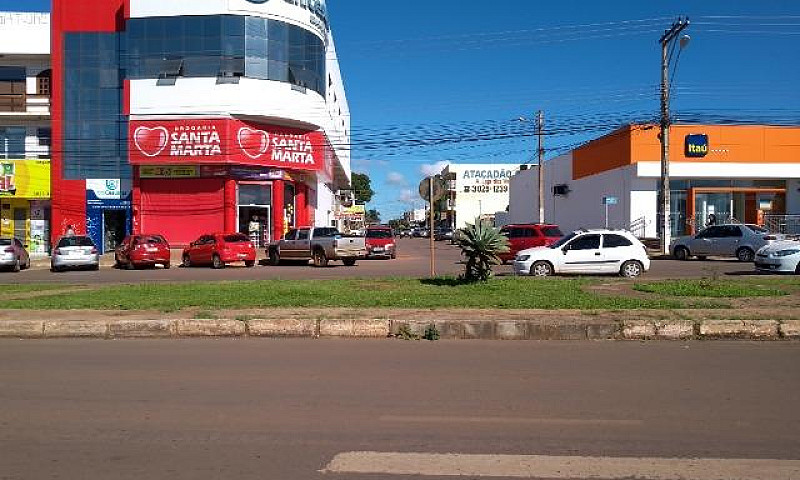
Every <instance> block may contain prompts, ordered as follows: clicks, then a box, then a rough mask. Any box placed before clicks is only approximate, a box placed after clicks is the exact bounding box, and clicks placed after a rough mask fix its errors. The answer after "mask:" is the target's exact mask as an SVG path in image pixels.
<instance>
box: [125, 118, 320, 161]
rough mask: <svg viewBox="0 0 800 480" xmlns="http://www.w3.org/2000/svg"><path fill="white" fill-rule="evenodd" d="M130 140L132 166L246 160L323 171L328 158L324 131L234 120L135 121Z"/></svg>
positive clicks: (132, 125) (131, 128)
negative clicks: (309, 130)
mask: <svg viewBox="0 0 800 480" xmlns="http://www.w3.org/2000/svg"><path fill="white" fill-rule="evenodd" d="M129 138H130V145H129V151H130V159H131V164H133V165H158V164H181V165H187V164H189V165H192V164H215V165H219V164H241V165H258V166H265V167H279V168H282V169H287V170H305V171H322V170H324V169H326V165H325V162H326V158H328V157H329V156H328V155H326V154H325V152H326V150H327V149H328V146H327V145H328V144H327V141H326V140H325V136H324V135H323V134H322V132H320V131H311V132H308V131H302V130H297V129H290V128H284V127H276V126H269V125H258V124H252V123H246V122H242V121H240V120H233V119H187V120H169V121H150V120H148V121H131V122H130V132H129Z"/></svg>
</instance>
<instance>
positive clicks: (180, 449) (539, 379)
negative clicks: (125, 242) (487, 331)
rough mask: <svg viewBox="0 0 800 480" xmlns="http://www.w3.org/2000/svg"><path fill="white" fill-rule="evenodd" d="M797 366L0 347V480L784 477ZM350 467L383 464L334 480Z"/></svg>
mask: <svg viewBox="0 0 800 480" xmlns="http://www.w3.org/2000/svg"><path fill="white" fill-rule="evenodd" d="M797 365H800V344H798V343H795V342H778V343H775V342H770V343H758V342H754V343H751V342H702V343H700V342H689V343H684V342H661V343H634V342H628V343H623V342H581V343H570V342H544V343H540V342H490V341H482V342H469V341H460V342H435V343H429V342H403V341H399V340H397V341H392V340H376V341H366V340H359V341H335V340H331V341H326V340H324V341H319V340H316V341H315V340H242V339H238V340H232V339H226V340H208V341H205V340H192V341H179V340H164V341H79V340H51V341H47V342H38V341H17V340H2V341H0V366H2V368H0V385H1V386H2V388H0V479H3V480H12V479H13V480H18V479H26V480H28V479H81V478H85V479H102V478H114V479H136V480H140V479H143V478H144V479H149V480H152V479H169V480H177V479H191V480H199V479H259V480H262V479H322V478H327V479H340V478H341V479H362V478H363V479H364V480H374V479H398V478H408V477H400V476H397V475H394V474H392V473H380V472H391V471H393V470H392V469H396V468H397V467H398V465H395V466H394V467H392V466H391V464H392V461H391V458H394V459H395V463H396V460H398V459H400V460H402V461H404V462H405V464H403V465H400V466H406V467H412V468H418V467H421V466H422V463H423V461H422V460H420V461H419V464H417V461H416V460H411V461H410V460H408V459H407V458H406V457H403V456H399V455H400V453H401V452H406V453H408V452H415V453H420V454H432V453H438V454H443V453H453V454H461V455H466V456H467V457H448V458H449V461H455V462H464V464H463V465H462V467H465V466H466V465H467V464H468V463H470V462H473V463H474V461H475V458H476V457H469V455H475V454H481V455H483V456H488V458H489V459H490V461H489V462H488V463H485V464H484V465H483V468H485V469H488V471H487V470H481V471H483V472H484V473H483V474H481V475H472V476H470V477H466V478H481V477H482V476H489V475H490V474H492V473H497V472H498V471H500V470H493V469H500V468H501V466H502V464H503V463H505V464H506V467H508V466H509V465H508V464H509V462H510V464H511V467H512V468H513V467H514V466H515V465H516V466H518V462H517V459H518V457H514V456H515V455H538V456H541V457H536V461H535V462H534V463H535V464H537V465H540V466H541V465H545V464H547V465H549V464H556V465H558V464H559V462H562V461H563V457H565V456H570V457H575V456H581V457H591V458H590V459H588V460H581V461H583V462H588V463H587V467H586V468H590V467H591V468H599V467H600V466H602V465H605V464H607V463H608V462H609V461H614V462H619V461H620V459H627V460H625V461H626V462H628V463H629V464H630V465H628V467H627V468H629V469H632V470H635V472H633V473H638V472H641V471H645V468H654V467H653V465H652V464H653V463H654V462H655V461H654V460H641V458H640V457H645V458H650V459H665V458H673V459H678V460H670V462H676V461H677V462H688V460H686V459H689V458H699V459H722V460H723V461H725V462H730V463H731V464H732V465H733V468H734V471H736V472H739V471H740V469H743V468H745V467H747V466H748V465H750V464H749V463H748V461H749V460H752V459H764V460H766V461H765V462H763V464H761V466H760V467H759V468H758V469H757V471H756V473H755V474H756V475H760V476H756V477H752V478H757V479H759V480H760V479H764V480H766V478H770V480H772V479H773V478H798V477H796V476H792V475H793V474H791V473H790V474H789V475H788V476H784V477H778V476H770V475H771V473H770V471H769V468H770V466H775V467H776V468H777V467H780V466H781V462H782V461H783V462H784V463H786V462H785V461H787V460H794V461H795V462H794V463H792V465H798V463H797V462H796V461H797V460H800V435H798V433H797V432H798V431H800V409H798V408H797V405H798V400H799V399H800V376H798V375H797ZM355 451H373V452H382V454H383V455H385V456H388V457H391V458H388V457H387V458H384V459H378V460H377V461H376V460H375V459H372V460H370V462H369V465H370V466H369V468H371V469H374V472H375V473H373V474H357V473H347V472H346V471H347V468H352V465H351V467H346V466H344V467H341V468H343V469H344V473H341V472H343V471H342V470H336V468H339V467H336V468H334V464H332V463H331V462H332V460H333V459H334V458H340V457H341V456H347V455H351V454H348V452H355ZM498 455H503V457H498ZM509 456H510V457H509ZM481 458H483V457H481ZM403 459H405V460H403ZM426 462H427V463H426V464H427V465H428V466H431V461H430V459H428V460H426ZM570 462H572V463H574V464H577V463H580V461H578V460H570ZM603 462H605V463H603ZM644 462H646V463H647V465H645V463H644ZM344 463H345V464H346V463H347V462H344ZM789 463H791V462H789ZM572 466H573V467H574V468H577V466H576V465H572ZM433 467H435V468H434V469H433V470H431V471H433V472H438V471H440V470H436V468H449V467H447V466H442V465H439V466H438V467H437V466H436V465H433ZM433 467H432V468H433ZM325 468H330V469H332V470H336V471H334V472H331V473H324V474H323V473H320V470H322V469H325ZM668 468H678V467H676V466H673V467H668ZM719 468H721V467H719ZM789 468H792V467H791V465H790V467H789ZM639 469H641V470H639ZM351 471H352V470H351ZM337 472H340V473H337ZM796 472H797V473H800V470H796ZM534 475H535V474H534ZM413 478H422V477H413ZM424 478H445V477H439V476H436V475H430V476H426V477H424ZM524 478H536V477H535V476H534V477H531V476H528V477H524ZM557 478H562V477H557ZM575 478H583V477H579V476H577V477H575ZM630 478H633V475H630ZM637 478H638V477H637ZM647 478H659V479H660V478H662V477H647ZM663 478H668V477H663ZM673 478H674V477H673ZM687 478H701V479H705V478H706V477H703V476H699V477H687ZM715 478H717V477H715ZM721 478H738V477H721Z"/></svg>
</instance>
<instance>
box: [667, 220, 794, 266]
mask: <svg viewBox="0 0 800 480" xmlns="http://www.w3.org/2000/svg"><path fill="white" fill-rule="evenodd" d="M782 239H783V236H782V235H775V234H771V233H770V232H769V231H767V230H766V229H764V227H760V226H758V225H744V224H741V225H740V224H730V225H714V226H711V227H708V228H706V229H705V230H702V231H701V232H700V233H698V234H696V235H693V236H685V237H679V238H677V239H675V240H674V241H673V242H672V245H670V251H671V252H672V255H673V256H674V257H675V258H676V259H678V260H688V259H690V258H691V257H697V258H699V259H700V260H705V259H706V257H710V256H715V257H735V258H737V259H739V261H741V262H752V261H753V260H754V259H755V256H756V252H757V251H758V250H759V249H761V247H764V246H766V245H768V244H769V243H771V242H774V241H776V240H782Z"/></svg>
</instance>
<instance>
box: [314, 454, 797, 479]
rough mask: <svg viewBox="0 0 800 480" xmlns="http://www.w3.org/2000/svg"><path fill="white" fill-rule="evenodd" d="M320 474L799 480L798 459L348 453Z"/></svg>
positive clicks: (335, 459)
mask: <svg viewBox="0 0 800 480" xmlns="http://www.w3.org/2000/svg"><path fill="white" fill-rule="evenodd" d="M322 472H323V473H348V474H384V475H386V474H388V475H421V476H443V477H444V476H472V477H508V478H547V479H553V480H556V479H570V478H572V479H574V478H585V479H603V480H617V479H620V480H621V479H630V478H636V479H637V480H797V479H799V478H800V460H762V459H759V460H752V459H714V458H701V459H684V458H634V457H630V458H615V457H566V456H564V457H559V456H543V455H464V454H429V453H399V452H346V453H340V454H338V455H336V456H335V457H334V458H333V460H331V462H330V463H329V464H328V466H327V467H326V468H325V469H323V470H322Z"/></svg>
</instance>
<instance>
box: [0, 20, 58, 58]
mask: <svg viewBox="0 0 800 480" xmlns="http://www.w3.org/2000/svg"><path fill="white" fill-rule="evenodd" d="M0 54H4V55H17V54H33V55H49V54H50V14H49V13H32V12H0Z"/></svg>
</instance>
